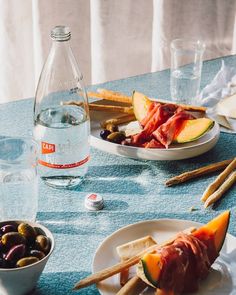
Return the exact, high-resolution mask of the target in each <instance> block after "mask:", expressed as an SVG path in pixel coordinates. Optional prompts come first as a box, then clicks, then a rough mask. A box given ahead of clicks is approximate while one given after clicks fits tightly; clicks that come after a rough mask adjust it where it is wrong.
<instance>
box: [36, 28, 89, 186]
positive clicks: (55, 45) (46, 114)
mask: <svg viewBox="0 0 236 295" xmlns="http://www.w3.org/2000/svg"><path fill="white" fill-rule="evenodd" d="M70 38H71V32H70V29H69V28H68V27H65V26H56V27H55V28H54V29H53V30H52V31H51V39H52V47H51V50H50V53H49V56H48V58H47V60H46V62H45V65H44V67H43V70H42V73H41V76H40V78H39V83H38V87H37V90H36V97H35V104H34V137H35V139H36V140H37V142H38V143H39V148H40V154H39V161H38V162H39V165H38V167H39V175H40V176H41V178H42V179H43V180H44V181H45V182H46V183H47V184H48V185H51V186H54V187H72V186H76V185H78V184H79V183H80V182H81V181H82V180H83V178H84V176H85V174H86V172H87V169H88V161H89V135H90V121H89V110H88V98H87V94H86V91H85V88H84V86H83V81H82V80H83V76H82V74H81V72H80V70H79V68H78V64H77V62H76V60H75V58H74V55H73V53H72V50H71V47H70V44H69V40H70ZM72 101H73V102H76V105H75V104H74V103H71V102H72Z"/></svg>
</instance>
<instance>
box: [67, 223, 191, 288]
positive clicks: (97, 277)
mask: <svg viewBox="0 0 236 295" xmlns="http://www.w3.org/2000/svg"><path fill="white" fill-rule="evenodd" d="M194 230H195V228H193V227H191V228H188V229H186V230H185V231H184V232H186V233H191V232H193V231H194ZM174 240H175V237H173V238H171V239H170V240H168V241H167V242H165V243H163V244H162V245H158V246H157V245H153V246H151V247H149V248H147V249H145V250H143V251H141V252H140V253H139V254H138V255H136V256H134V257H132V258H130V259H128V260H126V261H122V262H119V263H117V264H115V265H113V266H110V267H108V268H106V269H103V270H101V271H99V272H97V273H95V274H92V275H90V276H88V277H87V278H85V279H82V280H81V281H80V282H78V283H76V285H75V286H74V288H73V290H79V289H82V288H85V287H87V286H90V285H92V284H96V283H98V282H100V281H103V280H105V279H107V278H109V277H112V276H113V275H115V274H117V273H119V272H121V271H122V270H124V269H126V268H129V267H131V266H133V265H135V264H137V263H138V262H139V260H140V259H141V258H142V257H143V255H144V254H146V253H152V252H153V251H154V250H155V249H158V248H160V247H163V246H166V245H169V244H172V243H173V241H174Z"/></svg>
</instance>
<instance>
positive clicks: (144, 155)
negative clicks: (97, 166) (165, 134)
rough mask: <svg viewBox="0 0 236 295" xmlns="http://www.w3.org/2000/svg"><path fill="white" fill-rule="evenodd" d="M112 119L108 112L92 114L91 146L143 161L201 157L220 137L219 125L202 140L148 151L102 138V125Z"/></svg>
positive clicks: (215, 125)
mask: <svg viewBox="0 0 236 295" xmlns="http://www.w3.org/2000/svg"><path fill="white" fill-rule="evenodd" d="M108 118H110V114H109V113H106V112H102V111H101V112H91V145H92V146H93V147H95V148H97V149H100V150H102V151H105V152H108V153H111V154H115V155H119V156H123V157H128V158H134V159H142V160H161V161H166V160H182V159H188V158H192V157H196V156H199V155H201V154H203V153H205V152H207V151H209V150H210V149H212V148H213V147H214V146H215V145H216V143H217V141H218V139H219V135H220V128H219V125H218V124H217V123H215V124H214V126H213V128H212V129H211V130H210V131H209V132H207V133H206V134H205V135H204V136H202V137H201V138H199V139H197V140H195V141H192V142H189V143H183V144H173V145H171V146H170V147H169V148H168V149H162V148H161V149H157V148H154V149H150V148H149V149H147V148H140V147H133V146H126V145H121V144H115V143H112V142H109V141H106V140H103V139H102V138H101V137H100V131H101V126H100V123H101V122H102V121H104V120H106V119H108Z"/></svg>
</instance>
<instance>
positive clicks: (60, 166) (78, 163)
mask: <svg viewBox="0 0 236 295" xmlns="http://www.w3.org/2000/svg"><path fill="white" fill-rule="evenodd" d="M89 158H90V157H89V156H87V157H86V158H85V159H83V160H81V161H79V162H77V163H72V164H63V165H61V164H52V163H48V162H45V161H42V160H40V159H39V160H38V163H39V164H40V165H42V166H45V167H48V168H54V169H70V168H75V167H79V166H82V165H83V164H85V163H86V162H88V160H89Z"/></svg>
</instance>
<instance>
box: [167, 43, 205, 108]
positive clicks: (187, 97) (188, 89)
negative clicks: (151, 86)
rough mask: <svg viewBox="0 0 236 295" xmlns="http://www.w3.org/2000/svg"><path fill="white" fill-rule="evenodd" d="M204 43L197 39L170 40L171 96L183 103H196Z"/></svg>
mask: <svg viewBox="0 0 236 295" xmlns="http://www.w3.org/2000/svg"><path fill="white" fill-rule="evenodd" d="M204 50H205V44H204V43H203V42H201V41H199V40H191V39H175V40H173V41H172V42H171V81H170V84H171V86H170V87H171V89H170V90H171V97H172V100H173V101H175V102H178V103H184V104H198V103H199V101H198V95H199V89H200V82H201V71H202V57H203V53H204Z"/></svg>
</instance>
